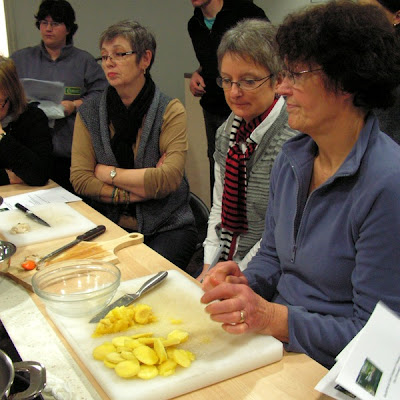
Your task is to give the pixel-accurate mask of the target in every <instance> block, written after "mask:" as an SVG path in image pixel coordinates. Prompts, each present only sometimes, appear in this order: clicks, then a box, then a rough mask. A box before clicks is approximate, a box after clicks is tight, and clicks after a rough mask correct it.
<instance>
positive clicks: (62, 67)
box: [11, 0, 106, 191]
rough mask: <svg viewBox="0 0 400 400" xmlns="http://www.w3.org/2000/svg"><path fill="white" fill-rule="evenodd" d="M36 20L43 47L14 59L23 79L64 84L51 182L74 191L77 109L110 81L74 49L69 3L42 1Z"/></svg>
mask: <svg viewBox="0 0 400 400" xmlns="http://www.w3.org/2000/svg"><path fill="white" fill-rule="evenodd" d="M35 19H36V27H37V28H38V29H39V31H40V35H41V39H42V40H41V43H40V44H39V45H37V46H33V47H27V48H25V49H21V50H18V51H17V52H15V53H14V54H12V56H11V58H12V59H13V60H14V62H15V64H16V66H17V71H18V75H19V77H20V78H31V79H37V80H44V81H58V82H62V83H64V98H63V101H62V102H61V104H62V105H63V107H64V115H65V118H60V119H56V120H55V121H53V123H54V127H53V131H52V136H53V148H54V163H53V164H54V166H53V169H52V176H51V178H52V179H53V180H55V181H56V182H57V183H58V184H60V185H61V186H63V187H65V188H66V189H68V190H70V191H72V186H71V184H70V182H69V172H70V166H71V145H72V133H73V130H74V123H75V116H76V109H77V107H79V106H80V105H81V104H82V102H83V101H85V100H87V99H89V98H90V97H92V96H94V95H96V94H97V93H99V92H101V91H102V90H103V89H104V88H105V86H106V80H105V77H104V74H103V71H102V70H101V68H100V66H99V65H98V64H97V62H96V60H95V59H94V57H93V56H92V55H91V54H89V53H88V52H86V51H84V50H81V49H78V48H76V47H75V46H74V45H73V36H74V35H75V33H76V31H77V29H78V25H77V24H76V23H75V12H74V10H73V8H72V6H71V5H70V4H69V2H68V1H66V0H44V1H42V2H41V4H40V6H39V10H38V12H37V14H36V15H35ZM44 100H48V99H47V98H45V99H44Z"/></svg>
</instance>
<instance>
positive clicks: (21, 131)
mask: <svg viewBox="0 0 400 400" xmlns="http://www.w3.org/2000/svg"><path fill="white" fill-rule="evenodd" d="M51 157H52V144H51V135H50V129H49V127H48V120H47V117H46V115H45V114H44V112H43V111H42V110H40V109H38V108H36V107H34V106H32V105H28V104H27V101H26V98H25V93H24V89H23V87H22V85H21V82H20V81H19V78H18V75H17V71H16V68H15V65H14V62H13V61H12V60H11V59H9V58H6V57H2V56H0V185H8V184H10V183H11V184H14V183H25V184H27V185H32V186H41V185H45V184H46V183H47V181H48V179H49V171H50V166H51Z"/></svg>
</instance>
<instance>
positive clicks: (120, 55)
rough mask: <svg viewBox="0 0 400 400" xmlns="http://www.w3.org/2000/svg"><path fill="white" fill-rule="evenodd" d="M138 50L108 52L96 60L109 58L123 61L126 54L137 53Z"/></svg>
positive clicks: (102, 60)
mask: <svg viewBox="0 0 400 400" xmlns="http://www.w3.org/2000/svg"><path fill="white" fill-rule="evenodd" d="M136 53H137V51H125V52H124V53H114V54H107V55H103V56H100V57H97V58H96V61H101V62H106V61H107V60H108V59H110V60H111V61H117V62H119V61H122V60H123V59H124V57H125V56H129V55H130V54H136Z"/></svg>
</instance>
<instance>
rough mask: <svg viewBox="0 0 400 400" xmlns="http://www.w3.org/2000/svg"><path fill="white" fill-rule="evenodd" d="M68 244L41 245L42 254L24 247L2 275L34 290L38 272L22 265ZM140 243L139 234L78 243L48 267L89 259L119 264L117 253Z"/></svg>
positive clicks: (141, 240) (141, 238) (141, 237)
mask: <svg viewBox="0 0 400 400" xmlns="http://www.w3.org/2000/svg"><path fill="white" fill-rule="evenodd" d="M68 242H70V240H67V241H66V242H65V243H63V244H61V245H59V246H57V247H50V248H49V247H44V246H43V245H41V246H40V248H41V249H43V250H42V251H41V252H40V253H33V252H32V247H33V246H30V247H28V248H25V247H22V248H20V249H18V250H17V253H16V254H15V255H14V256H13V257H12V258H11V265H10V267H9V269H8V270H7V271H4V272H2V273H3V274H5V275H7V276H8V277H10V278H11V279H13V280H14V281H16V282H17V283H19V284H21V285H23V286H24V287H25V288H27V289H29V290H33V289H32V285H31V280H32V275H33V274H34V273H35V272H36V270H32V271H25V270H24V269H23V268H22V267H21V263H22V262H23V261H24V260H25V258H26V257H27V256H32V255H37V256H38V257H40V258H41V257H44V256H45V255H46V254H48V253H50V252H52V251H54V250H56V249H57V248H58V247H61V246H63V245H64V244H66V243H68ZM139 243H143V235H142V234H141V233H137V232H134V233H130V234H128V235H124V236H121V237H119V238H117V239H112V240H107V241H103V242H85V241H83V242H80V243H78V244H77V245H76V246H74V247H71V248H70V249H68V250H66V251H65V252H63V253H61V254H59V255H58V256H57V257H54V258H52V259H50V260H49V261H48V263H47V264H46V265H50V264H54V263H56V262H59V261H66V260H78V259H89V258H90V259H94V260H101V261H108V262H111V263H118V262H119V261H118V256H117V252H118V251H119V250H121V249H123V248H125V247H128V246H133V245H136V244H139ZM43 268H46V267H43Z"/></svg>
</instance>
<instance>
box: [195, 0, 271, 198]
mask: <svg viewBox="0 0 400 400" xmlns="http://www.w3.org/2000/svg"><path fill="white" fill-rule="evenodd" d="M191 2H192V5H193V6H194V7H195V9H194V15H193V17H192V18H191V19H190V20H189V22H188V31H189V35H190V38H191V39H192V43H193V48H194V51H195V53H196V57H197V60H198V61H199V64H200V66H199V68H198V69H197V70H196V71H195V72H193V74H192V78H191V80H190V91H191V92H192V94H193V95H194V96H196V97H201V100H200V104H201V106H202V108H203V114H204V122H205V126H206V134H207V156H208V159H209V162H210V185H211V188H210V190H211V204H212V191H213V187H214V150H215V132H216V131H217V129H218V127H219V126H220V125H221V124H222V123H223V122H224V121H225V120H226V118H227V117H228V115H229V114H230V112H231V110H230V108H229V107H228V105H227V104H226V101H225V96H224V93H223V90H222V89H221V88H220V87H218V86H217V83H216V79H217V77H218V75H219V72H218V63H217V49H218V46H219V43H220V41H221V38H222V36H223V34H224V33H225V32H226V31H227V30H228V29H229V28H231V27H233V26H234V25H236V23H238V22H239V21H240V20H242V19H245V18H261V19H267V20H268V18H267V16H266V15H265V13H264V11H263V10H262V9H261V8H260V7H257V6H256V5H255V4H253V2H252V1H248V0H191Z"/></svg>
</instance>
